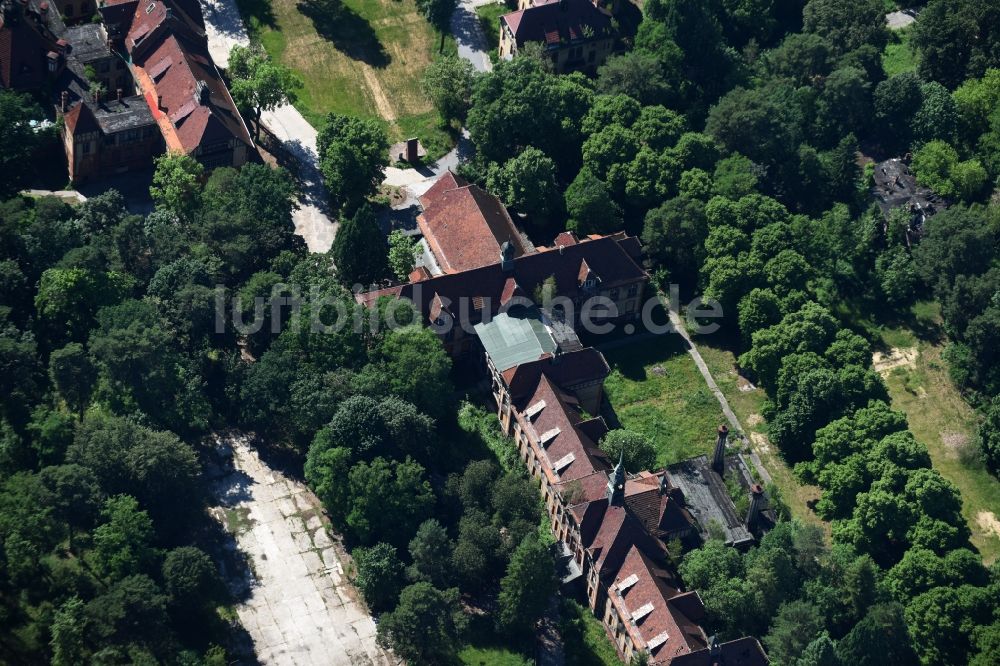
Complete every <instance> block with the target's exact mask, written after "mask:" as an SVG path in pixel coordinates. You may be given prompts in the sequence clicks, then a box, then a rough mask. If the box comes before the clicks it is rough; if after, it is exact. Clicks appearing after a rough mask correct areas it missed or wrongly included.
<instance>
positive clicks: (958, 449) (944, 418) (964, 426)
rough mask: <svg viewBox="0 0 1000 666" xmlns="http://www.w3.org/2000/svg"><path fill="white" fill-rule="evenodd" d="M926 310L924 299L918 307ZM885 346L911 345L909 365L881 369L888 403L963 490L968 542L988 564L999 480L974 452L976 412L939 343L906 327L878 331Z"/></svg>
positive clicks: (995, 536) (998, 511)
mask: <svg viewBox="0 0 1000 666" xmlns="http://www.w3.org/2000/svg"><path fill="white" fill-rule="evenodd" d="M921 307H923V309H924V310H927V306H926V304H924V305H923V306H921ZM883 340H884V341H885V342H886V345H887V346H891V347H896V348H915V349H916V351H917V355H916V358H915V359H914V360H913V362H912V364H904V365H900V366H899V367H896V368H892V369H890V370H887V371H886V372H885V373H884V375H883V376H884V377H885V381H886V384H887V385H888V387H889V394H890V395H891V396H892V405H893V407H894V408H895V409H898V410H901V411H903V412H905V413H906V416H907V419H908V421H909V423H910V430H911V431H912V432H913V434H914V436H915V437H916V438H917V440H919V441H920V442H922V443H923V444H924V445H925V446H926V447H927V449H928V451H929V452H930V455H931V461H932V462H933V464H934V468H935V469H936V470H938V471H939V472H941V474H942V475H943V476H944V477H945V478H947V479H949V480H950V481H951V482H952V483H954V484H955V485H956V486H958V489H959V490H960V491H961V492H962V514H963V515H964V516H965V519H966V520H967V521H968V523H969V529H970V530H971V531H972V543H973V545H974V546H976V548H978V549H979V552H980V553H981V554H982V556H983V560H984V561H985V562H986V563H987V564H990V563H991V562H994V561H996V559H997V557H998V556H1000V522H998V519H1000V481H997V479H996V477H994V476H993V475H991V474H990V473H989V472H988V471H987V470H986V469H985V467H983V465H982V463H981V462H979V461H978V460H977V459H976V457H975V455H974V452H975V447H976V446H977V444H976V441H975V432H976V425H977V421H976V414H975V412H974V411H973V410H972V408H971V407H969V405H968V403H966V402H965V400H964V399H963V398H962V396H961V394H960V393H959V392H958V391H957V390H956V389H955V386H954V384H953V383H952V381H951V378H950V377H949V376H948V364H947V362H945V361H944V360H943V359H942V358H941V352H942V350H943V343H941V342H939V341H931V340H921V339H919V338H918V337H917V336H915V335H914V334H913V333H911V332H910V331H908V330H906V329H890V330H887V331H886V333H885V334H884V335H883Z"/></svg>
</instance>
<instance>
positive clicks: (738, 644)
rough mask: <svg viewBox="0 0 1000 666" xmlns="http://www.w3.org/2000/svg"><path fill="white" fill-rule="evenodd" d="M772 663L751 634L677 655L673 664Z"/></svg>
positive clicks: (753, 665) (762, 665)
mask: <svg viewBox="0 0 1000 666" xmlns="http://www.w3.org/2000/svg"><path fill="white" fill-rule="evenodd" d="M768 663H770V662H769V660H768V658H767V655H765V654H764V648H762V647H761V645H760V641H758V640H757V639H756V638H751V637H750V636H744V637H743V638H737V639H736V640H732V641H728V642H726V643H722V644H719V645H717V646H715V649H714V650H713V649H712V647H711V646H710V647H706V648H704V649H701V650H698V651H697V652H692V653H690V654H685V655H681V656H679V657H676V658H675V659H674V660H673V661H672V662H670V664H671V666H767V664H768Z"/></svg>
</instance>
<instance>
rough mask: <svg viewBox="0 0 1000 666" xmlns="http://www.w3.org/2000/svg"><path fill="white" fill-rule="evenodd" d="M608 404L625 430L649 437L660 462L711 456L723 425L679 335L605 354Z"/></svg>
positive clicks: (663, 337)
mask: <svg viewBox="0 0 1000 666" xmlns="http://www.w3.org/2000/svg"><path fill="white" fill-rule="evenodd" d="M604 355H605V357H606V358H607V360H608V364H609V365H610V366H611V375H610V376H609V377H608V378H607V380H606V381H605V383H604V389H605V391H606V394H607V397H608V400H609V401H610V402H611V404H612V405H613V406H614V409H615V412H616V413H617V415H618V419H619V420H620V421H621V424H622V426H623V427H625V428H630V429H632V430H635V431H637V432H641V433H643V434H644V435H646V436H647V437H649V438H651V439H652V440H653V441H654V442H655V443H656V446H657V449H658V450H659V457H658V462H659V463H660V464H670V463H674V462H677V461H679V460H684V459H686V458H690V457H692V456H696V455H700V454H702V453H706V454H707V453H710V452H711V450H712V447H713V445H714V442H715V431H716V428H718V427H719V424H720V423H724V422H725V417H724V416H723V415H722V409H721V408H720V407H719V402H718V401H717V400H716V399H715V396H714V395H712V392H711V391H709V390H708V386H706V384H705V381H704V380H703V379H702V376H701V374H699V372H698V368H697V366H695V364H694V360H692V359H691V357H690V356H689V355H688V354H687V352H686V351H685V349H684V347H683V343H682V340H681V337H680V336H679V335H663V336H657V337H654V338H648V339H646V340H642V341H640V342H634V343H631V344H628V345H626V346H624V347H619V348H617V349H613V350H609V351H607V352H605V354H604Z"/></svg>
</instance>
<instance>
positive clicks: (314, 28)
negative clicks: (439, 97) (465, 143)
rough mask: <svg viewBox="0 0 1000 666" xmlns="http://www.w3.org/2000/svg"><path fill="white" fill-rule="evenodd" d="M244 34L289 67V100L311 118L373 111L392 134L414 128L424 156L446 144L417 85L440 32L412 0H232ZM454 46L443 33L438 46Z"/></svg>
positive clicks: (402, 134) (315, 122)
mask: <svg viewBox="0 0 1000 666" xmlns="http://www.w3.org/2000/svg"><path fill="white" fill-rule="evenodd" d="M238 3H239V6H240V11H241V12H242V14H243V18H244V21H245V22H246V24H247V28H248V30H249V31H250V33H251V36H252V37H253V38H255V39H258V40H259V41H260V43H261V44H262V45H263V46H264V48H265V49H266V50H267V52H268V53H269V54H270V55H271V57H273V58H275V59H276V60H279V61H281V62H283V63H284V64H286V65H288V66H289V67H291V68H292V69H293V70H295V71H296V72H297V73H298V75H299V76H300V77H301V78H302V81H303V83H304V86H303V88H302V90H301V91H300V92H299V100H298V102H297V103H296V107H297V108H298V109H299V111H301V112H302V115H304V116H305V117H306V119H307V120H309V122H310V123H312V124H313V125H314V126H318V125H320V124H322V118H323V117H324V116H325V115H326V114H327V113H329V112H331V111H333V112H337V113H344V114H350V115H355V116H362V117H373V118H380V119H381V120H383V121H384V122H385V123H386V125H387V127H388V129H389V135H390V138H391V139H392V140H394V141H399V140H402V139H404V138H406V137H408V136H413V135H414V134H415V135H416V136H419V137H420V139H421V142H422V143H423V144H424V145H425V146H426V147H427V148H428V151H429V155H428V157H429V159H434V158H436V157H438V156H440V155H441V154H443V153H444V152H447V150H448V149H450V147H451V145H453V143H454V142H453V140H452V138H451V133H450V131H449V129H448V128H446V127H443V126H442V124H441V118H440V115H439V114H438V113H437V112H436V111H435V110H434V107H433V105H432V104H431V102H430V100H429V99H427V97H425V96H424V94H423V93H422V92H421V91H420V76H421V74H422V73H423V71H424V69H426V67H427V66H428V65H429V64H430V63H431V61H432V60H433V59H434V58H435V56H436V55H437V52H438V46H439V44H440V36H439V35H438V34H437V33H435V32H434V30H433V29H432V28H431V27H430V25H428V23H427V21H426V20H425V19H424V17H423V16H421V15H420V13H419V12H418V11H417V7H416V3H415V0H238ZM449 50H450V51H451V52H454V50H455V44H454V40H453V39H452V38H451V37H450V36H449V37H448V39H447V40H446V42H445V51H446V52H448V51H449Z"/></svg>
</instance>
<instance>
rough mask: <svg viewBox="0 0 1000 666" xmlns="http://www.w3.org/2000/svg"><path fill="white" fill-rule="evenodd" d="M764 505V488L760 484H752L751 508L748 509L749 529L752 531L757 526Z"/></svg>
mask: <svg viewBox="0 0 1000 666" xmlns="http://www.w3.org/2000/svg"><path fill="white" fill-rule="evenodd" d="M763 505H764V489H763V488H761V487H760V484H757V483H755V484H753V485H752V486H750V508H749V509H747V529H748V530H750V531H751V532H752V531H753V529H754V528H755V527H756V526H757V519H758V518H760V510H761V507H762V506H763Z"/></svg>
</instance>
